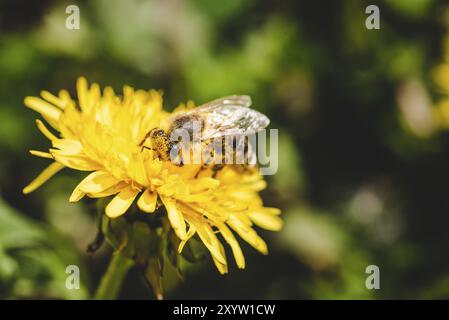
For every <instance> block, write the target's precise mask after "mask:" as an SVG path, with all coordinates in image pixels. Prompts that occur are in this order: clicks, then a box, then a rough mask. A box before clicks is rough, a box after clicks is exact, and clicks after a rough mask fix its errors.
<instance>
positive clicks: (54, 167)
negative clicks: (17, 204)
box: [23, 162, 64, 194]
mask: <svg viewBox="0 0 449 320" xmlns="http://www.w3.org/2000/svg"><path fill="white" fill-rule="evenodd" d="M62 168H64V166H63V165H62V164H60V163H58V162H53V163H52V164H50V165H49V166H48V167H47V168H45V169H44V170H43V171H42V172H41V174H39V175H38V176H37V177H36V178H35V179H34V180H33V181H32V182H31V183H30V184H28V185H27V186H26V187H25V188H24V189H23V193H24V194H28V193H30V192H33V191H34V190H36V189H37V188H39V187H40V186H41V185H43V184H44V183H45V182H46V181H47V180H48V179H50V178H51V177H53V176H54V175H55V174H56V173H58V172H59V171H60V170H61V169H62Z"/></svg>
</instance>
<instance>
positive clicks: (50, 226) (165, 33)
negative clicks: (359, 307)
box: [0, 0, 449, 299]
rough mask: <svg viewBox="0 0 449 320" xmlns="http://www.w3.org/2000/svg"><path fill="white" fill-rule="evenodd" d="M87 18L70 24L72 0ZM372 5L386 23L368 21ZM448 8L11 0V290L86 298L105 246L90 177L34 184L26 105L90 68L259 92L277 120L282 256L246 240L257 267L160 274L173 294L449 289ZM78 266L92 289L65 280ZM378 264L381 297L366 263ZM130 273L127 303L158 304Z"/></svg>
mask: <svg viewBox="0 0 449 320" xmlns="http://www.w3.org/2000/svg"><path fill="white" fill-rule="evenodd" d="M69 4H76V5H78V6H79V8H80V11H81V28H80V30H67V29H66V28H65V19H66V18H67V14H66V13H65V8H66V7H67V5H69ZM369 4H377V5H378V6H379V8H380V14H381V29H380V30H367V29H366V28H365V19H366V17H367V15H366V14H365V8H366V7H367V6H368V5H369ZM448 8H449V6H448V5H447V2H446V1H437V0H384V1H375V2H373V1H355V0H339V1H322V0H318V1H297V0H284V1H275V0H246V1H239V0H226V1H212V0H192V1H182V0H165V1H141V0H129V1H121V0H108V1H106V0H95V1H69V2H66V1H49V0H46V1H24V0H21V1H12V0H11V1H4V0H0V298H12V299H18V298H58V299H59V298H62V299H84V298H89V297H90V296H91V294H92V292H93V291H94V289H95V288H96V286H97V285H98V282H99V279H100V276H101V274H102V273H103V272H104V270H105V268H106V265H107V262H108V260H109V257H110V253H111V251H110V249H108V248H107V246H104V247H103V248H102V249H101V250H100V251H99V252H97V253H95V254H94V255H88V254H86V250H85V249H86V246H87V244H88V243H89V242H91V241H92V240H93V239H94V237H95V221H94V216H93V214H92V210H91V209H90V203H89V202H88V201H87V202H86V201H82V202H81V203H79V204H69V203H68V197H69V195H70V193H71V191H72V189H73V188H74V187H75V186H76V184H77V181H79V180H80V178H81V177H82V174H80V173H77V172H71V171H70V170H64V171H63V172H62V173H61V174H59V175H57V176H55V177H54V178H52V180H51V181H49V182H48V183H47V184H46V185H44V186H43V187H42V188H40V189H39V190H38V191H36V192H34V193H32V194H31V195H28V196H24V195H22V193H21V190H22V188H23V187H24V186H25V185H26V184H27V183H28V182H29V181H30V180H31V179H32V178H33V177H34V176H35V175H37V174H38V173H39V172H40V170H42V169H43V168H44V167H45V166H46V164H47V163H48V161H46V160H45V159H39V158H35V157H32V156H31V155H29V153H28V150H29V149H38V150H45V149H46V148H48V142H47V140H46V139H45V138H44V137H42V136H41V135H40V134H39V132H38V130H37V129H36V128H35V127H34V119H35V118H37V117H38V115H37V114H36V113H35V112H33V111H31V110H29V109H27V108H25V107H24V105H23V98H24V97H25V96H27V95H38V94H39V92H40V91H41V90H44V89H46V90H49V91H51V92H57V91H58V90H59V89H62V88H66V89H68V90H69V91H70V92H71V93H74V91H75V82H76V78H77V77H78V76H81V75H83V76H86V77H87V79H88V80H89V81H96V82H98V83H100V85H102V86H105V85H111V86H113V87H114V89H116V91H120V90H121V87H122V86H123V85H124V84H128V85H131V86H133V87H135V88H143V89H149V88H155V89H162V90H163V91H164V97H165V102H164V104H165V106H166V108H167V109H169V110H170V109H172V108H173V107H174V106H176V105H178V104H179V103H180V102H185V101H187V100H189V99H192V100H194V101H195V102H196V103H203V102H205V101H207V100H210V99H213V98H217V97H221V96H225V95H229V94H248V95H251V96H252V98H253V105H254V108H255V109H257V110H259V111H262V112H264V113H265V114H267V115H268V116H269V117H270V119H271V120H272V122H271V128H278V129H279V170H278V173H277V174H276V175H274V176H268V177H267V180H268V186H269V187H268V189H267V190H265V191H264V192H263V197H264V200H265V203H266V204H267V205H268V206H274V207H279V208H281V209H282V210H283V218H284V219H285V226H284V229H283V230H282V231H281V232H280V233H271V232H263V231H261V234H262V236H263V237H264V238H265V239H267V242H268V244H269V248H270V255H268V256H261V255H259V254H258V253H257V252H255V250H253V249H252V248H250V247H249V246H247V245H245V244H243V242H242V241H240V243H241V244H242V246H243V250H244V252H245V255H246V257H247V268H246V269H245V270H243V271H242V270H238V269H237V268H236V267H234V266H231V269H230V274H229V275H226V276H220V275H219V274H218V272H217V271H216V270H215V268H214V266H213V264H212V262H211V261H209V260H207V261H205V262H203V263H201V264H199V265H186V266H185V274H184V279H183V280H180V279H179V278H177V277H176V276H174V275H173V274H170V273H169V274H168V275H167V276H166V277H165V278H164V283H165V297H166V298H168V299H177V298H184V299H221V298H233V299H242V298H248V299H257V298H260V299H267V298H270V299H356V298H357V299H392V298H414V299H416V298H449V232H448V226H449V197H448V191H449V136H448V134H447V133H446V132H444V131H441V130H437V128H436V124H435V123H434V121H433V118H432V116H431V115H432V111H431V108H432V104H433V102H435V101H437V99H438V97H439V94H440V92H438V90H437V88H436V87H435V84H434V82H433V81H432V77H431V75H432V70H433V68H434V67H435V66H436V65H437V64H438V63H440V61H441V60H442V57H443V51H442V40H443V38H444V35H445V33H446V28H447V26H448V25H449V18H448V17H449V15H448V11H447V9H448ZM73 264H75V265H78V266H79V267H80V271H81V282H82V283H81V289H80V290H67V289H66V288H65V280H66V276H67V275H66V273H65V269H66V266H67V265H73ZM372 264H374V265H377V266H379V268H380V280H381V289H380V290H367V289H366V288H365V279H366V277H367V274H365V268H366V267H367V266H368V265H372ZM153 297H154V296H153V293H152V292H151V290H150V289H149V288H148V287H147V286H146V284H145V283H144V281H143V280H142V277H141V276H140V274H139V271H138V270H134V269H133V270H131V272H130V273H129V275H128V277H127V278H126V281H125V283H124V287H123V290H122V292H121V295H120V298H122V299H131V298H137V299H146V298H153Z"/></svg>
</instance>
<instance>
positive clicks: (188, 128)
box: [139, 95, 270, 169]
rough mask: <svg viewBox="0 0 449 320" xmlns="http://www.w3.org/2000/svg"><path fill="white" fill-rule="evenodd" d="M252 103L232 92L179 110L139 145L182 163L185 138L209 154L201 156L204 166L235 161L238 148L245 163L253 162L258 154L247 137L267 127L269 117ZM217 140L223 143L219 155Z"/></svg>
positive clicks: (216, 165) (162, 158)
mask: <svg viewBox="0 0 449 320" xmlns="http://www.w3.org/2000/svg"><path fill="white" fill-rule="evenodd" d="M250 106H251V98H250V97H249V96H245V95H233V96H228V97H223V98H219V99H216V100H213V101H210V102H207V103H205V104H203V105H201V106H199V107H196V108H194V109H192V110H188V111H184V112H179V113H176V114H174V115H172V116H170V117H169V118H168V119H167V121H166V126H165V129H163V128H154V129H152V130H151V131H150V132H148V133H147V134H146V135H145V137H144V139H143V140H142V142H141V143H140V144H139V146H141V147H143V148H146V149H149V150H153V152H154V154H155V156H156V157H158V158H159V159H161V160H164V161H168V160H170V161H172V162H174V163H175V164H177V165H179V166H182V165H183V164H184V163H186V162H185V157H186V155H187V154H186V146H187V145H186V140H188V141H187V142H188V144H189V147H191V145H192V144H194V145H196V146H199V147H200V150H201V151H202V152H203V154H205V153H206V154H207V156H206V157H202V160H201V161H202V162H201V163H202V164H203V166H208V165H214V167H215V169H218V168H220V167H221V166H222V163H225V161H224V160H225V157H229V155H230V156H231V157H232V159H234V160H235V150H237V149H239V148H240V150H242V149H243V151H244V154H245V159H246V160H245V161H246V162H245V163H252V162H254V157H255V153H254V152H253V149H252V147H251V145H250V143H248V136H249V135H251V134H255V133H257V132H259V131H260V130H262V129H264V128H266V127H267V126H268V125H269V123H270V120H269V119H268V117H267V116H265V115H264V114H262V113H260V112H258V111H256V110H253V109H250V108H249V107H250ZM178 133H181V134H178ZM182 134H184V137H185V135H186V134H187V139H185V138H184V139H180V136H182ZM234 138H235V139H234ZM217 142H218V145H220V144H221V146H220V148H219V149H220V150H219V151H218V154H217V148H216V146H217ZM189 150H191V149H189ZM223 150H226V152H223ZM229 150H231V151H230V152H231V154H229ZM204 158H206V159H204ZM226 159H229V158H226ZM217 160H218V161H217ZM217 163H218V164H217Z"/></svg>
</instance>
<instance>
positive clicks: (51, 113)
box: [24, 97, 61, 129]
mask: <svg viewBox="0 0 449 320" xmlns="http://www.w3.org/2000/svg"><path fill="white" fill-rule="evenodd" d="M24 103H25V105H26V106H27V107H28V108H30V109H33V110H34V111H36V112H38V113H40V114H41V115H42V117H43V118H44V119H45V120H47V122H48V123H49V124H50V125H51V126H52V127H53V128H56V129H57V127H58V126H57V123H58V120H59V117H60V116H61V110H59V109H58V108H56V107H55V106H53V105H51V104H50V103H48V102H46V101H44V100H42V99H40V98H38V97H26V98H25V100H24Z"/></svg>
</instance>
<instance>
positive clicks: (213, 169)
mask: <svg viewBox="0 0 449 320" xmlns="http://www.w3.org/2000/svg"><path fill="white" fill-rule="evenodd" d="M223 167H224V164H215V165H214V166H213V167H212V172H213V173H212V178H215V177H216V176H217V174H218V172H219V171H220V170H221V169H223Z"/></svg>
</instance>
